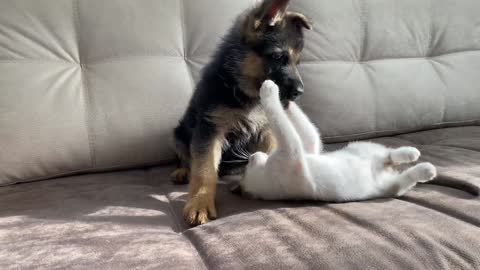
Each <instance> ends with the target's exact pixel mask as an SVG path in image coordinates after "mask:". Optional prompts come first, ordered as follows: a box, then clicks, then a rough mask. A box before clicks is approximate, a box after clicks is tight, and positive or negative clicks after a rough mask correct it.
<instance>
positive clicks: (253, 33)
mask: <svg viewBox="0 0 480 270" xmlns="http://www.w3.org/2000/svg"><path fill="white" fill-rule="evenodd" d="M289 2H290V1H289V0H264V1H263V2H262V3H261V4H260V5H259V6H258V7H256V8H254V9H253V10H251V11H250V13H249V14H248V15H247V17H246V18H245V21H244V23H243V26H242V27H243V29H242V38H243V39H244V42H245V43H246V44H247V46H248V47H249V52H248V53H247V55H246V57H245V59H244V61H243V66H242V72H243V76H244V77H245V78H247V79H249V80H251V81H250V83H251V84H255V86H253V85H250V87H251V88H254V89H255V90H256V91H257V92H258V89H259V88H260V87H259V86H260V85H261V83H262V82H263V81H264V80H267V79H270V80H272V81H274V82H275V83H276V84H277V85H278V86H279V88H280V97H281V99H282V100H283V101H284V103H288V101H289V100H292V101H293V100H295V99H297V98H298V97H299V96H300V95H301V94H302V93H303V91H304V90H303V82H302V78H301V77H300V74H299V73H298V69H297V66H298V64H299V63H300V54H301V52H302V50H303V47H304V35H303V31H304V29H312V25H311V23H310V21H309V20H308V19H307V17H306V16H304V15H303V14H300V13H297V12H290V11H288V4H289Z"/></svg>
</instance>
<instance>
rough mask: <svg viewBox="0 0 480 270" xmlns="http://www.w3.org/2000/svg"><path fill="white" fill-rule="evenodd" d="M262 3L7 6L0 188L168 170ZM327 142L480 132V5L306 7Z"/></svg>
mask: <svg viewBox="0 0 480 270" xmlns="http://www.w3.org/2000/svg"><path fill="white" fill-rule="evenodd" d="M255 2H256V1H255V0H249V1H217V0H195V1H193V0H182V1H178V0H162V1H157V0H143V1H127V0H121V1H95V0H65V1H62V3H58V1H55V0H44V1H41V2H39V1H37V0H18V1H1V2H0V10H1V16H0V74H2V76H0V95H1V97H2V98H1V99H0V185H7V184H11V183H16V182H25V181H33V180H39V179H45V178H51V177H55V176H61V175H68V174H73V173H79V172H92V171H103V170H112V169H118V168H128V167H138V166H145V165H151V164H159V163H163V162H166V161H170V160H172V159H173V158H174V151H173V149H172V147H171V143H170V141H171V140H170V139H171V133H172V129H173V127H174V126H175V125H176V123H177V121H178V120H179V118H180V117H181V115H182V113H183V111H184V109H185V107H186V105H187V103H188V100H189V97H190V95H191V93H192V90H193V88H194V83H195V81H197V80H198V78H199V76H200V73H201V68H202V67H203V66H204V65H205V64H206V63H207V62H208V59H209V57H210V55H211V54H212V52H213V51H214V50H215V46H216V44H217V43H218V42H219V41H220V39H221V37H222V35H223V34H224V33H225V32H226V30H227V29H228V28H229V27H230V25H231V23H232V21H233V20H234V18H235V17H236V16H237V15H238V14H239V13H241V12H242V11H243V10H244V9H246V8H248V7H249V6H251V5H253V4H254V3H255ZM291 8H292V10H297V11H302V12H304V13H306V14H307V15H309V16H310V17H311V18H312V20H313V21H314V22H315V30H314V31H308V32H307V36H306V37H307V42H306V46H307V47H306V49H305V54H304V59H303V64H302V65H301V73H302V75H303V77H304V81H305V84H306V88H307V93H306V95H305V97H304V98H303V99H302V101H301V103H302V105H303V106H304V108H305V109H306V111H307V112H308V113H309V114H310V115H311V116H312V117H313V120H314V122H315V123H316V124H317V125H319V126H320V128H321V130H322V132H323V135H324V138H325V140H327V141H329V142H343V141H347V140H351V139H360V138H367V137H375V136H379V135H393V134H398V133H403V132H407V131H413V130H420V129H426V128H432V127H442V126H450V125H468V124H470V125H471V124H479V123H480V122H479V121H478V120H479V119H480V106H477V104H479V103H480V95H478V93H479V91H480V89H479V87H480V81H479V77H478V76H477V73H478V72H477V71H478V70H479V69H480V54H479V53H478V50H479V49H480V17H479V16H477V15H478V13H479V12H480V2H478V1H476V0H459V1H452V0H439V1H435V4H433V2H432V1H431V0H408V1H397V0H384V1H365V0H338V1H334V2H332V1H330V0H301V1H299V0H297V1H292V5H291Z"/></svg>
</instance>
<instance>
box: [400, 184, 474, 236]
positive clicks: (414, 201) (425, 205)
mask: <svg viewBox="0 0 480 270" xmlns="http://www.w3.org/2000/svg"><path fill="white" fill-rule="evenodd" d="M440 177H441V176H440ZM423 185H428V184H423ZM430 185H435V182H432V183H430ZM396 199H397V200H400V201H403V202H406V203H409V204H413V205H416V206H418V207H422V208H425V209H428V210H431V211H434V212H436V213H440V214H442V215H445V216H447V217H449V218H453V219H455V220H459V221H461V222H463V223H466V224H469V225H471V226H474V227H476V228H478V227H480V222H472V221H468V217H469V216H468V215H463V214H459V213H453V214H452V213H451V211H448V212H450V213H447V212H444V211H441V210H440V209H438V207H437V206H436V205H431V204H429V203H423V202H421V201H419V200H418V199H416V198H414V197H403V198H396ZM457 214H458V215H457Z"/></svg>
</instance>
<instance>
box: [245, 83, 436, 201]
mask: <svg viewBox="0 0 480 270" xmlns="http://www.w3.org/2000/svg"><path fill="white" fill-rule="evenodd" d="M260 98H261V104H262V106H263V109H264V110H265V113H266V115H267V118H268V120H269V123H270V126H271V128H272V130H273V132H274V134H275V136H276V138H277V141H278V148H277V149H276V150H275V151H274V152H273V153H272V154H271V155H270V156H268V155H267V154H265V153H262V152H257V153H255V154H253V155H252V156H251V157H250V159H249V164H248V166H247V169H246V172H245V175H244V177H243V179H242V181H241V183H240V185H241V187H242V190H243V191H244V192H246V193H247V194H249V195H250V196H253V197H255V198H260V199H265V200H278V199H312V200H321V201H328V202H346V201H359V200H368V199H375V198H382V197H397V196H402V195H403V194H405V193H406V192H407V191H409V190H410V189H411V188H413V187H414V186H415V185H416V184H417V183H418V182H420V183H425V182H428V181H430V180H432V179H433V178H435V176H436V169H435V167H434V166H433V165H432V164H431V163H420V164H417V165H415V166H413V167H410V168H409V169H407V170H405V171H403V172H400V171H399V170H397V169H396V167H398V165H400V164H407V163H412V162H415V161H417V160H418V158H419V157H420V152H419V151H418V150H417V149H416V148H414V147H400V148H396V149H391V148H387V147H385V146H383V145H380V144H375V143H370V142H355V143H350V144H349V145H348V146H347V147H345V148H343V149H341V150H338V151H335V152H329V153H326V152H323V145H322V141H321V139H320V134H319V132H318V130H317V129H316V128H315V126H314V125H313V124H312V123H311V122H310V120H309V119H308V117H307V116H306V115H305V114H304V113H303V112H302V110H301V109H300V108H299V107H298V106H297V105H296V104H295V103H293V102H290V104H289V107H288V109H286V110H285V109H284V108H283V106H282V104H281V102H280V99H279V89H278V86H277V85H276V84H275V83H274V82H273V81H265V82H264V83H263V85H262V88H261V90H260Z"/></svg>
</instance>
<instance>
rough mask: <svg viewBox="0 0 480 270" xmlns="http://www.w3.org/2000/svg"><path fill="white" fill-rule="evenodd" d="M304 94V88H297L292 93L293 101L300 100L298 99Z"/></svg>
mask: <svg viewBox="0 0 480 270" xmlns="http://www.w3.org/2000/svg"><path fill="white" fill-rule="evenodd" d="M303 92H304V89H303V87H297V88H296V89H294V90H293V91H292V100H296V99H298V97H300V96H301V95H302V94H303Z"/></svg>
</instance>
